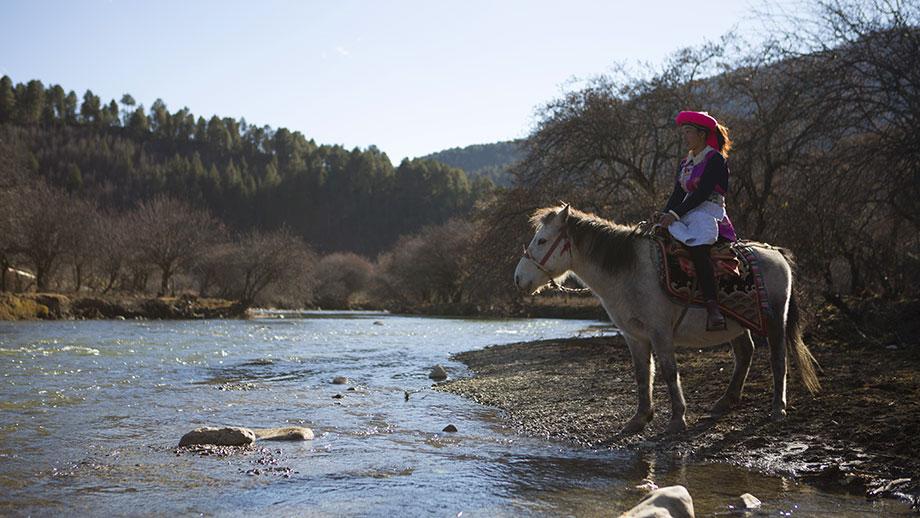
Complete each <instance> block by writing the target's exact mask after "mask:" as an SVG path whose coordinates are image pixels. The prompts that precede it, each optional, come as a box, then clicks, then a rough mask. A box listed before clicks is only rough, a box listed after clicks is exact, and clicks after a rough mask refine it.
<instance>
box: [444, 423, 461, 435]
mask: <svg viewBox="0 0 920 518" xmlns="http://www.w3.org/2000/svg"><path fill="white" fill-rule="evenodd" d="M441 431H442V432H450V433H454V432H456V431H457V427H456V426H454V425H452V424H449V425H447V426H445V427H444V429H443V430H441Z"/></svg>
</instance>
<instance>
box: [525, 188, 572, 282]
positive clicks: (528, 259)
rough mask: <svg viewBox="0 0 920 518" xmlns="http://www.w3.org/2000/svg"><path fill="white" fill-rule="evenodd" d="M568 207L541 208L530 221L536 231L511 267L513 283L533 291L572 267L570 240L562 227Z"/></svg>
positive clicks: (567, 213)
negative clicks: (521, 255)
mask: <svg viewBox="0 0 920 518" xmlns="http://www.w3.org/2000/svg"><path fill="white" fill-rule="evenodd" d="M568 217H569V206H568V205H567V204H565V205H563V206H562V207H556V208H552V209H541V210H539V211H537V212H536V213H535V214H534V217H533V218H532V221H533V223H534V226H535V227H536V234H534V236H533V239H532V240H531V241H530V244H529V245H524V256H523V257H521V260H520V261H518V264H517V268H515V269H514V284H515V285H517V287H518V288H520V289H522V290H524V291H526V292H528V293H536V292H537V291H539V290H540V289H541V288H543V287H544V286H546V285H547V284H549V283H550V281H552V280H554V279H557V278H559V277H562V276H564V275H565V274H566V273H567V272H568V271H569V270H570V269H571V266H572V242H571V240H570V239H569V235H568V232H567V230H566V220H567V219H568Z"/></svg>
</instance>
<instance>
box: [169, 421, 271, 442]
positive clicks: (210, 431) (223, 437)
mask: <svg viewBox="0 0 920 518" xmlns="http://www.w3.org/2000/svg"><path fill="white" fill-rule="evenodd" d="M255 441H256V434H255V433H253V431H252V430H250V429H248V428H240V427H238V426H228V427H226V428H213V427H209V426H206V427H204V428H196V429H194V430H192V431H191V432H189V433H187V434H185V435H183V436H182V438H181V439H179V446H189V445H192V444H213V445H215V446H246V445H247V444H252V443H254V442H255Z"/></svg>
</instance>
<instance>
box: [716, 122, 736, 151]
mask: <svg viewBox="0 0 920 518" xmlns="http://www.w3.org/2000/svg"><path fill="white" fill-rule="evenodd" d="M715 131H716V140H717V141H718V142H719V152H720V153H722V156H724V157H725V158H728V152H729V151H730V150H731V148H732V139H731V138H729V136H728V128H726V127H725V126H723V125H721V124H718V123H716V130H715Z"/></svg>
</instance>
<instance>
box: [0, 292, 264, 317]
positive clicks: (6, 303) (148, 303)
mask: <svg viewBox="0 0 920 518" xmlns="http://www.w3.org/2000/svg"><path fill="white" fill-rule="evenodd" d="M246 309H247V308H246V307H245V306H243V305H241V304H239V303H237V302H234V301H230V300H224V299H211V298H200V297H196V296H194V295H180V296H178V297H138V296H130V295H123V296H112V295H108V296H95V295H94V296H83V295H77V296H68V295H62V294H57V293H18V294H11V293H0V320H66V319H77V320H79V319H102V318H109V319H137V318H144V319H199V318H240V317H243V316H245V315H246Z"/></svg>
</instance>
